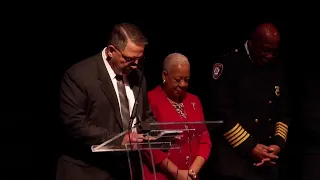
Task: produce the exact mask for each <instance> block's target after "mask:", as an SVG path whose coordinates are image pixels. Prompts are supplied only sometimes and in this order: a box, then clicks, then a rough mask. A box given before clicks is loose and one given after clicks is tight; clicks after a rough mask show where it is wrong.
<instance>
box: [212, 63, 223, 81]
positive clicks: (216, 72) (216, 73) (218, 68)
mask: <svg viewBox="0 0 320 180" xmlns="http://www.w3.org/2000/svg"><path fill="white" fill-rule="evenodd" d="M222 70H223V64H221V63H215V64H214V65H213V68H212V77H213V79H215V80H217V79H218V78H219V77H220V76H221V74H222Z"/></svg>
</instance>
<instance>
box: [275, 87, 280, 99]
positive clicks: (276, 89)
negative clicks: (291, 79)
mask: <svg viewBox="0 0 320 180" xmlns="http://www.w3.org/2000/svg"><path fill="white" fill-rule="evenodd" d="M274 89H275V91H274V92H275V94H276V96H277V97H279V96H280V86H274Z"/></svg>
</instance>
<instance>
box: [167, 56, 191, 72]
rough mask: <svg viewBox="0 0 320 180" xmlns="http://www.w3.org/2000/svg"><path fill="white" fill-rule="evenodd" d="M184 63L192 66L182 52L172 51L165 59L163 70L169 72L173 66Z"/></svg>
mask: <svg viewBox="0 0 320 180" xmlns="http://www.w3.org/2000/svg"><path fill="white" fill-rule="evenodd" d="M182 64H187V65H189V66H190V63H189V60H188V58H187V57H186V56H185V55H183V54H181V53H171V54H169V55H168V56H167V57H166V58H165V59H164V61H163V70H164V71H166V72H169V71H170V69H171V68H172V66H174V65H182Z"/></svg>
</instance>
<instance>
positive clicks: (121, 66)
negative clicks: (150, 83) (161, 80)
mask: <svg viewBox="0 0 320 180" xmlns="http://www.w3.org/2000/svg"><path fill="white" fill-rule="evenodd" d="M146 45H147V39H146V38H145V37H144V35H143V34H142V33H141V32H140V30H139V29H138V28H137V27H136V26H134V25H132V24H127V23H123V24H119V25H116V26H115V27H114V29H113V31H112V33H111V36H110V39H109V42H108V46H107V47H106V48H105V49H103V51H102V52H100V53H98V54H96V55H95V56H93V57H90V58H88V59H86V60H83V61H81V62H79V63H77V64H75V65H73V66H72V67H71V68H70V69H68V70H67V71H66V73H65V74H64V76H63V79H62V83H61V95H60V116H61V119H62V124H63V131H64V147H63V155H62V156H61V157H60V158H59V159H58V167H57V179H59V180H67V179H68V180H69V179H70V180H71V179H74V180H89V179H90V180H91V179H95V180H109V179H110V180H111V179H112V180H113V179H121V180H125V179H130V172H129V167H128V159H127V155H126V153H125V152H124V153H121V152H100V153H93V152H91V146H92V145H98V144H101V143H103V142H105V141H106V140H108V139H110V138H112V137H114V136H116V135H117V134H119V133H121V132H123V131H125V130H127V129H128V128H129V129H130V127H129V124H130V123H129V119H130V116H131V112H132V109H133V106H134V104H135V99H136V98H137V97H138V100H137V103H138V106H137V111H136V112H137V114H136V117H140V118H135V119H134V122H133V123H132V124H135V121H138V120H139V119H140V120H141V121H143V122H153V121H155V119H154V116H153V113H152V110H151V109H150V107H149V104H148V98H147V89H146V82H145V78H144V77H143V74H142V71H140V70H139V69H138V68H137V63H138V62H139V60H140V59H142V58H143V56H144V49H145V46H146ZM139 87H141V90H140V91H139ZM139 92H140V95H139V96H138V93H139ZM140 130H141V129H139V128H137V129H133V130H132V131H130V132H131V133H127V134H126V135H125V136H123V138H121V139H120V141H119V142H118V143H119V144H120V143H121V144H122V145H124V144H126V143H129V140H130V141H131V142H137V141H141V138H143V135H142V134H139V132H140ZM129 136H130V138H129ZM135 153H136V152H131V155H130V156H131V162H132V163H133V164H132V167H133V175H134V176H135V178H134V179H140V176H141V172H140V170H139V169H137V168H139V167H140V165H139V164H136V165H135V163H139V159H137V158H138V155H137V154H135Z"/></svg>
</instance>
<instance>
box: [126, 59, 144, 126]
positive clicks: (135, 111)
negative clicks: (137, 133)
mask: <svg viewBox="0 0 320 180" xmlns="http://www.w3.org/2000/svg"><path fill="white" fill-rule="evenodd" d="M135 65H136V66H138V68H139V69H141V75H140V81H139V90H138V94H137V97H135V101H134V105H133V108H132V112H131V116H130V119H129V127H128V130H129V131H131V129H132V124H133V121H134V119H135V118H137V121H136V124H135V125H137V124H141V118H140V116H139V115H138V104H139V103H138V100H139V97H140V92H141V89H142V81H143V76H144V67H142V66H140V65H138V64H135Z"/></svg>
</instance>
